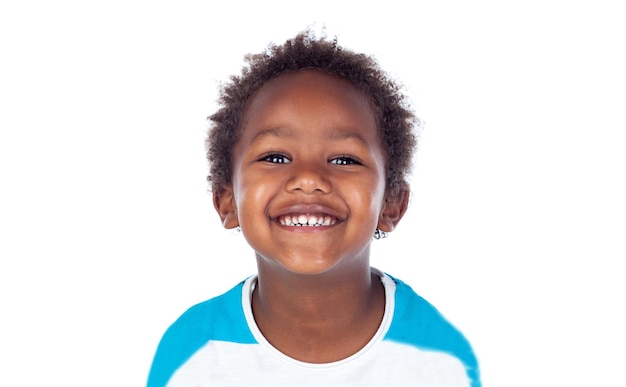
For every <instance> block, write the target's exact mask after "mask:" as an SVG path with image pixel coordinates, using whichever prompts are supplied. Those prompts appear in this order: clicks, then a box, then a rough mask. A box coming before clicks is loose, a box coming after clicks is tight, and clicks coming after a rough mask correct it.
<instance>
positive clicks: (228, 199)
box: [213, 185, 239, 229]
mask: <svg viewBox="0 0 626 387" xmlns="http://www.w3.org/2000/svg"><path fill="white" fill-rule="evenodd" d="M213 206H214V207H215V210H216V211H217V213H218V214H219V216H220V219H221V220H222V226H224V228H228V229H230V228H235V227H237V226H239V217H238V216H237V205H236V204H235V195H234V194H233V187H232V185H228V186H227V187H226V188H223V189H221V190H220V191H213Z"/></svg>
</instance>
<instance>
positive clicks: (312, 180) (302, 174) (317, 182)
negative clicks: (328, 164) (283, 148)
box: [285, 161, 332, 194]
mask: <svg viewBox="0 0 626 387" xmlns="http://www.w3.org/2000/svg"><path fill="white" fill-rule="evenodd" d="M293 164H295V165H292V168H291V173H292V176H291V177H290V178H289V180H288V181H287V184H286V187H285V188H286V189H287V191H290V192H297V191H299V192H302V193H306V194H313V193H329V192H330V191H331V188H332V184H331V182H330V179H329V171H327V170H326V169H325V168H324V167H325V165H324V166H322V165H320V164H321V163H317V162H305V161H300V162H294V163H293Z"/></svg>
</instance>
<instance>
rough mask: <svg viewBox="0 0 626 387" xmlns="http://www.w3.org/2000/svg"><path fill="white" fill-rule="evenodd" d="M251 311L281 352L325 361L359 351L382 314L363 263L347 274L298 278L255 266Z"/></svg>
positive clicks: (375, 282)
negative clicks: (256, 275) (255, 279)
mask: <svg viewBox="0 0 626 387" xmlns="http://www.w3.org/2000/svg"><path fill="white" fill-rule="evenodd" d="M252 301H253V302H252V308H253V313H254V317H255V320H256V322H257V325H258V326H259V329H260V330H261V332H262V333H263V335H264V336H265V337H266V339H267V340H268V341H269V342H270V343H271V344H272V345H274V346H275V347H276V348H277V349H279V350H280V351H282V352H283V353H285V354H287V355H288V356H291V357H293V358H296V359H298V360H302V361H309V362H316V363H317V362H329V361H334V360H339V359H341V358H345V357H348V356H350V355H352V354H353V353H355V352H357V351H358V350H359V349H361V348H362V347H363V346H364V345H365V344H367V342H369V340H370V339H371V338H372V337H373V335H374V334H375V333H376V331H377V329H378V327H379V325H380V322H381V320H382V316H383V313H384V307H385V300H384V289H383V286H382V283H381V282H380V279H379V278H378V276H377V275H376V274H373V273H371V269H370V267H369V264H367V265H363V267H360V268H358V269H357V270H355V268H352V270H350V272H349V273H347V274H346V273H343V274H342V273H334V272H333V273H324V274H317V275H300V274H295V273H290V272H282V273H276V272H274V271H272V270H266V268H264V267H263V265H260V266H259V277H258V282H257V287H256V289H255V292H254V294H253V299H252Z"/></svg>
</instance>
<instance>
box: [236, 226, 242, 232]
mask: <svg viewBox="0 0 626 387" xmlns="http://www.w3.org/2000/svg"><path fill="white" fill-rule="evenodd" d="M235 231H236V232H237V234H239V233H240V232H241V226H237V227H235Z"/></svg>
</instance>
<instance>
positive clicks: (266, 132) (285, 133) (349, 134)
mask: <svg viewBox="0 0 626 387" xmlns="http://www.w3.org/2000/svg"><path fill="white" fill-rule="evenodd" d="M267 136H272V137H278V138H286V137H292V136H293V132H292V131H290V130H287V129H285V128H280V127H276V128H267V129H263V130H261V131H259V133H257V134H255V135H254V137H253V138H252V140H250V143H251V144H252V143H254V142H256V141H259V140H260V139H262V138H264V137H267ZM326 138H327V139H329V140H344V139H355V140H357V141H358V142H360V143H362V144H364V145H369V143H368V142H367V141H366V140H365V139H364V138H363V137H362V136H361V135H359V134H358V133H355V132H353V131H350V130H338V131H333V132H332V133H329V134H328V135H327V136H326Z"/></svg>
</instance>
